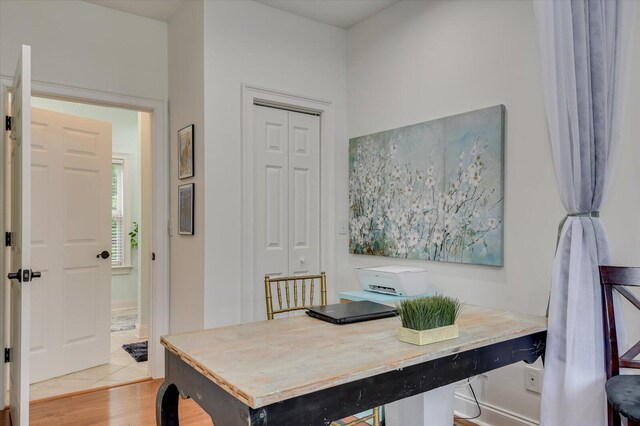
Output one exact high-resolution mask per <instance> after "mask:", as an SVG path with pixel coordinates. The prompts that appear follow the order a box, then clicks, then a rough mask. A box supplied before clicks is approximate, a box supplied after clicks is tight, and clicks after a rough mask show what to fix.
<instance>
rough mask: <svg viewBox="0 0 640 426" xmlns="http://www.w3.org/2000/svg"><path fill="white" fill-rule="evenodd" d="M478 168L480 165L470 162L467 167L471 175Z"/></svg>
mask: <svg viewBox="0 0 640 426" xmlns="http://www.w3.org/2000/svg"><path fill="white" fill-rule="evenodd" d="M477 169H478V166H476V163H471V164H469V167H467V171H468V172H469V174H470V175H472V174H474V173H475V171H476V170H477Z"/></svg>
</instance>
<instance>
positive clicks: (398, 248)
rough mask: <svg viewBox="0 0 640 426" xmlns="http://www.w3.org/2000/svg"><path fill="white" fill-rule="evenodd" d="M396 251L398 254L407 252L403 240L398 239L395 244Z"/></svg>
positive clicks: (402, 254)
mask: <svg viewBox="0 0 640 426" xmlns="http://www.w3.org/2000/svg"><path fill="white" fill-rule="evenodd" d="M396 252H397V253H398V255H400V256H404V255H405V254H407V245H406V244H405V243H404V242H403V241H400V242H399V243H398V245H397V246H396Z"/></svg>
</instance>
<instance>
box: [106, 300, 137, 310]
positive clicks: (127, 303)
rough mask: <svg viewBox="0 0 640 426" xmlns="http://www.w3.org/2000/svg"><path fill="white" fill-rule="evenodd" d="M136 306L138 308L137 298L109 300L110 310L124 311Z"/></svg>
mask: <svg viewBox="0 0 640 426" xmlns="http://www.w3.org/2000/svg"><path fill="white" fill-rule="evenodd" d="M137 308H138V300H137V299H126V300H112V301H111V312H116V311H126V310H129V309H137Z"/></svg>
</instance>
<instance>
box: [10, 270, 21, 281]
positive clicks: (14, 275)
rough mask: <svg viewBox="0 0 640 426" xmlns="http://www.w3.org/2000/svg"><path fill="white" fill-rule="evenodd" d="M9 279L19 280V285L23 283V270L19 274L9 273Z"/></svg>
mask: <svg viewBox="0 0 640 426" xmlns="http://www.w3.org/2000/svg"><path fill="white" fill-rule="evenodd" d="M7 278H9V279H10V280H17V281H18V282H19V283H21V282H22V269H18V272H9V274H8V275H7Z"/></svg>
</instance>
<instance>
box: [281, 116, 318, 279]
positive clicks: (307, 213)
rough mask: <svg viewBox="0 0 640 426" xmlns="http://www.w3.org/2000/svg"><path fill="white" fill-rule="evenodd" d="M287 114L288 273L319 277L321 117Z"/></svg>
mask: <svg viewBox="0 0 640 426" xmlns="http://www.w3.org/2000/svg"><path fill="white" fill-rule="evenodd" d="M288 115H289V129H288V130H289V274H291V275H307V274H319V273H320V272H321V271H320V117H318V116H317V115H310V114H302V113H299V112H289V113H288Z"/></svg>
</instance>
